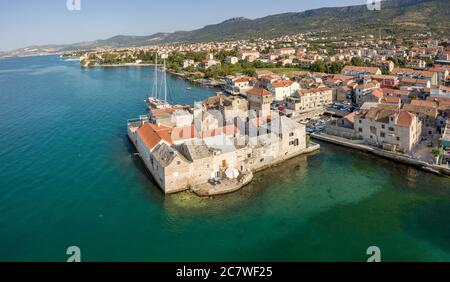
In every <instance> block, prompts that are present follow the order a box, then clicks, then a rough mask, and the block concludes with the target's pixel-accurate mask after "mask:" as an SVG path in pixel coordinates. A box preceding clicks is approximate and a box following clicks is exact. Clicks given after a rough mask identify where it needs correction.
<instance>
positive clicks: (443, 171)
mask: <svg viewBox="0 0 450 282" xmlns="http://www.w3.org/2000/svg"><path fill="white" fill-rule="evenodd" d="M311 137H312V138H314V139H317V140H321V141H325V142H328V143H332V144H335V145H338V146H342V147H347V148H350V149H354V150H358V151H362V152H365V153H368V154H372V155H375V156H377V157H381V158H385V159H388V160H391V161H394V162H397V163H401V164H405V165H409V166H413V167H416V168H418V169H421V170H423V171H426V172H429V173H433V174H435V175H438V176H442V177H450V168H448V167H444V166H438V165H435V164H429V163H427V162H424V161H421V160H418V159H413V158H411V157H409V156H407V155H404V154H400V153H394V152H389V151H385V150H381V149H378V148H375V147H371V146H368V145H365V144H356V143H353V142H351V140H346V139H344V138H341V137H336V136H332V135H328V134H324V133H319V134H317V133H313V134H311Z"/></svg>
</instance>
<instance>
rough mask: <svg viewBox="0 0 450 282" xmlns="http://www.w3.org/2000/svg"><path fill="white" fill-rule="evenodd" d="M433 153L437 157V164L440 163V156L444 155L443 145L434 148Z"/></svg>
mask: <svg viewBox="0 0 450 282" xmlns="http://www.w3.org/2000/svg"><path fill="white" fill-rule="evenodd" d="M431 154H432V155H433V157H435V158H436V164H437V165H439V164H440V158H441V157H442V156H443V155H444V149H443V148H442V147H440V148H434V149H433V150H432V151H431Z"/></svg>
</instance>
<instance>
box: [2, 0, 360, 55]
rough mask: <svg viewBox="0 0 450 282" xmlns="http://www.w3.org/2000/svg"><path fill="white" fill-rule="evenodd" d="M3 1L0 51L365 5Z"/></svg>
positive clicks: (311, 0)
mask: <svg viewBox="0 0 450 282" xmlns="http://www.w3.org/2000/svg"><path fill="white" fill-rule="evenodd" d="M66 1H67V0H38V1H36V0H0V50H1V51H5V50H11V49H15V48H20V47H25V46H31V45H41V44H63V43H75V42H81V41H90V40H95V39H105V38H108V37H111V36H114V35H118V34H125V35H150V34H153V33H156V32H160V31H164V32H173V31H177V30H192V29H196V28H201V27H203V26H205V25H207V24H213V23H218V22H221V21H223V20H226V19H229V18H232V17H247V18H258V17H263V16H266V15H271V14H276V13H282V12H298V11H304V10H309V9H314V8H320V7H330V6H347V5H356V4H365V3H366V1H365V0H337V1H336V0H334V1H331V0H267V1H266V0H243V1H242V0H80V1H81V11H68V10H67V8H66Z"/></svg>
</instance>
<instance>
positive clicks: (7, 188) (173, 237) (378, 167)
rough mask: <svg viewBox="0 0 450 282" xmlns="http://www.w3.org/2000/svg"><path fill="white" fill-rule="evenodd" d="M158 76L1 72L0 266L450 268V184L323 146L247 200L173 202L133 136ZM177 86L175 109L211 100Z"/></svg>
mask: <svg viewBox="0 0 450 282" xmlns="http://www.w3.org/2000/svg"><path fill="white" fill-rule="evenodd" d="M152 79H153V69H152V68H105V69H101V68H97V69H81V68H80V67H79V66H78V63H77V62H73V61H72V62H68V61H64V60H62V59H60V58H58V57H33V58H20V59H10V60H1V61H0V261H65V260H66V259H67V256H66V254H65V253H66V249H67V248H68V247H69V246H74V245H75V246H78V247H80V249H81V256H82V260H83V261H253V260H256V261H275V260H277V261H278V260H280V261H365V260H366V259H367V258H368V256H367V255H366V250H367V248H368V247H369V246H378V247H380V248H381V251H382V260H384V261H450V224H449V223H450V180H449V179H446V178H440V177H436V176H434V175H431V174H427V173H424V172H422V171H418V170H416V169H414V168H411V167H407V166H403V165H398V164H395V163H393V162H390V161H387V160H382V159H378V158H375V157H372V156H369V155H365V154H363V153H359V152H355V151H351V150H347V149H344V148H340V147H336V146H332V145H329V144H322V150H321V152H320V153H316V154H313V155H309V156H301V157H298V158H296V159H293V160H290V161H288V162H287V163H285V164H283V165H280V166H278V167H276V168H273V169H270V170H267V171H264V172H262V173H259V174H258V175H257V176H256V179H255V181H254V182H253V183H252V184H251V185H250V186H248V187H246V188H245V189H243V190H242V191H239V192H237V193H234V194H231V195H226V196H222V197H216V198H214V199H200V198H197V197H195V196H193V195H191V194H189V193H182V194H177V195H172V196H167V197H166V196H164V195H163V194H162V193H161V192H160V191H159V190H158V189H157V188H156V186H155V184H154V183H153V181H152V179H151V177H150V176H149V174H148V173H147V172H146V171H145V169H144V167H143V165H142V163H141V162H140V160H139V159H138V158H136V157H134V156H133V152H134V149H133V148H132V146H131V145H130V142H129V141H128V139H127V137H126V126H125V124H126V120H127V119H128V118H133V117H136V116H138V115H139V114H143V113H145V105H144V103H143V100H144V99H145V98H146V96H147V94H148V92H149V90H150V89H151V80H152ZM186 86H187V85H186V84H185V82H184V81H183V80H180V79H176V78H172V77H169V89H170V90H171V91H170V92H171V95H170V99H171V102H174V103H192V102H193V101H196V100H201V99H203V98H205V97H207V96H209V95H212V94H213V91H212V90H208V89H202V88H197V87H193V89H192V90H191V91H189V92H185V88H186Z"/></svg>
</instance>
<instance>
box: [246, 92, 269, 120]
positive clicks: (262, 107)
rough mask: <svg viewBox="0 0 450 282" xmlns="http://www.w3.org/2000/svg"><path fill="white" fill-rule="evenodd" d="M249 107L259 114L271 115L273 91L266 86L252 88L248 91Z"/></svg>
mask: <svg viewBox="0 0 450 282" xmlns="http://www.w3.org/2000/svg"><path fill="white" fill-rule="evenodd" d="M246 95H247V100H248V104H249V109H250V110H251V111H255V112H256V113H257V115H258V116H268V115H270V105H271V104H272V101H273V95H272V92H270V91H268V90H266V89H264V88H252V89H250V90H249V91H247V93H246Z"/></svg>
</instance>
